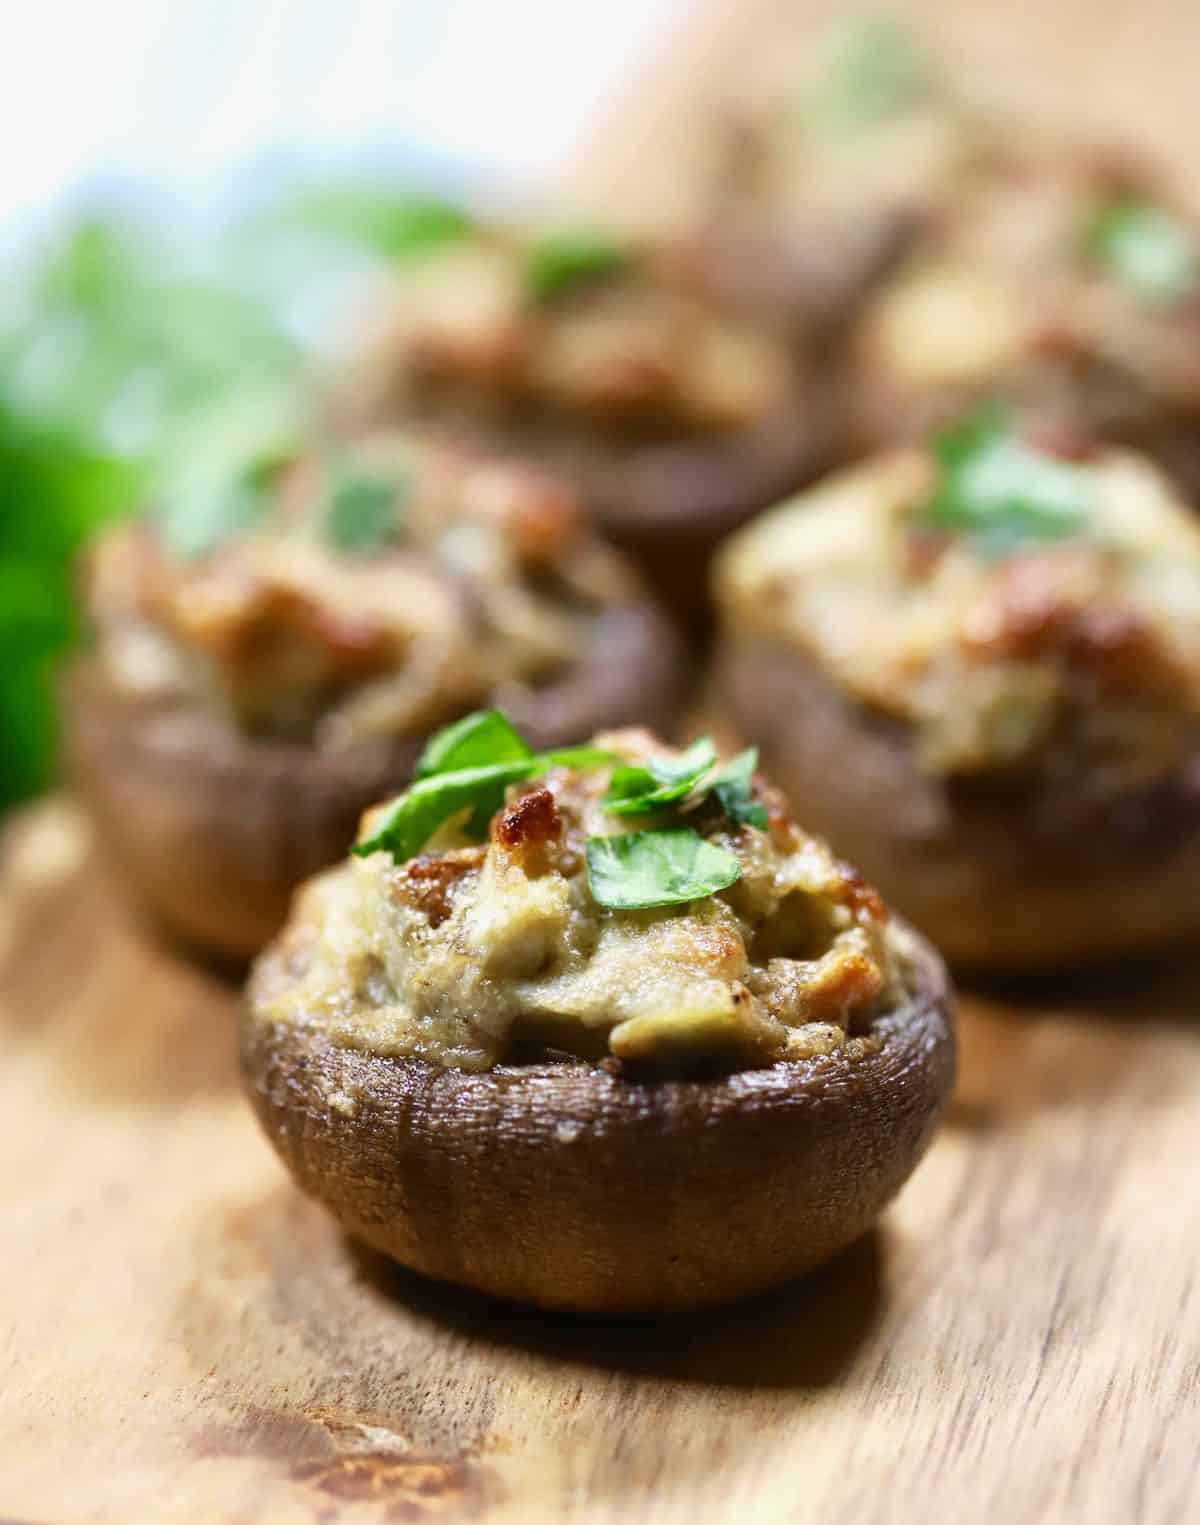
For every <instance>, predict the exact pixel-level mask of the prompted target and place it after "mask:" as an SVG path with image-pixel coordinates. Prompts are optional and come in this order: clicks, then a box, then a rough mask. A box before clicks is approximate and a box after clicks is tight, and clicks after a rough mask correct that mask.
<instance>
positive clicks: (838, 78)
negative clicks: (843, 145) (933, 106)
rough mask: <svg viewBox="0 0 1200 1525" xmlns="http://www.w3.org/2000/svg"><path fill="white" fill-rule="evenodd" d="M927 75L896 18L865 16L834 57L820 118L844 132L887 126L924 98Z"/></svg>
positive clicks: (910, 38) (912, 42) (924, 63)
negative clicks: (882, 124)
mask: <svg viewBox="0 0 1200 1525" xmlns="http://www.w3.org/2000/svg"><path fill="white" fill-rule="evenodd" d="M931 75H932V70H931V68H930V64H929V60H928V58H926V56H925V54H924V53H923V52H922V50H921V49H920V47H919V46H918V45H917V43H916V41H915V39H914V38H913V36H912V33H911V32H910V31H909V30H908V29H907V28H906V27H905V26H904V25H903V24H902V23H901V22H900V21H899V20H898V19H897V18H896V17H895V16H888V15H876V16H864V17H862V18H860V20H859V21H858V22H857V23H856V24H855V25H854V26H853V27H852V28H851V29H850V30H849V31H848V32H847V33H846V35H845V36H844V38H843V40H842V44H841V46H840V48H839V49H838V50H837V52H836V53H835V55H834V57H833V60H832V64H831V67H830V70H829V74H828V77H827V80H826V84H825V89H824V92H823V99H822V101H821V103H820V104H821V106H822V108H823V110H822V115H823V116H825V117H826V118H827V119H828V120H829V121H830V122H832V123H833V124H834V125H836V126H838V127H840V128H843V129H845V128H860V127H869V126H872V125H874V124H876V123H878V122H884V121H887V120H888V119H889V118H891V117H895V116H899V115H901V114H902V113H903V112H905V111H907V110H908V109H910V108H911V107H912V106H914V105H915V104H916V103H917V102H919V101H921V100H924V99H925V98H926V97H927V96H928V94H929V91H930V85H931Z"/></svg>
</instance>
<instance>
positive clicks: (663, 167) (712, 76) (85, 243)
mask: <svg viewBox="0 0 1200 1525" xmlns="http://www.w3.org/2000/svg"><path fill="white" fill-rule="evenodd" d="M1198 43H1200V12H1197V11H1196V10H1195V9H1194V8H1193V7H1186V6H1180V5H1178V4H1177V3H1173V0H1147V3H1145V4H1143V5H1141V6H1138V7H1132V6H1113V5H1111V4H1108V3H1106V0H1064V3H1063V4H1060V5H1057V6H1054V7H1048V6H1045V5H1044V4H1037V3H1035V0H1008V3H1006V0H971V3H970V4H962V3H960V4H953V3H951V0H910V3H908V4H905V5H902V6H897V7H894V8H893V10H892V11H891V12H890V13H889V15H888V16H886V17H882V18H881V17H880V16H878V15H876V14H869V15H867V14H856V15H852V14H849V13H847V11H846V10H845V8H844V7H842V6H839V5H836V4H834V3H831V0H753V3H735V0H610V3H609V4H607V5H606V6H604V7H599V8H595V7H592V8H589V7H582V8H581V7H566V6H562V5H556V4H554V3H553V0H512V3H510V4H508V5H505V6H503V7H497V6H495V5H491V4H488V3H487V0H409V3H407V4H405V5H403V6H396V5H394V4H391V3H388V0H352V3H338V0H288V3H285V0H258V3H255V4H253V5H236V4H233V3H231V0H181V3H178V4H173V5H171V6H169V7H168V6H161V5H155V4H153V3H152V0H111V3H110V4H108V5H106V6H104V7H103V8H99V9H96V8H88V7H79V6H77V5H74V4H72V3H70V0H44V3H43V4H42V5H40V6H38V7H36V8H33V9H32V10H30V9H26V10H25V11H24V12H23V13H22V16H21V18H20V20H19V22H17V23H15V24H14V25H12V26H11V27H10V29H9V33H8V38H7V42H6V47H5V50H4V57H3V59H2V60H0V87H2V88H0V123H2V126H3V134H4V141H5V143H6V144H7V145H8V151H7V152H6V154H5V156H4V166H3V169H0V186H2V187H3V201H2V203H0V204H2V206H3V220H2V223H0V260H2V270H3V283H2V284H0V736H2V738H3V743H2V747H0V808H4V807H5V806H8V805H11V804H13V803H15V802H16V801H18V800H20V799H22V798H25V797H27V796H28V795H30V794H32V793H34V792H36V791H37V790H38V789H40V788H42V787H44V786H45V784H46V783H47V782H48V781H49V780H50V779H51V777H52V774H53V759H54V755H55V742H54V736H53V725H52V713H53V704H52V690H53V671H54V666H55V663H56V661H57V659H58V657H59V656H60V655H61V653H62V652H63V651H64V650H65V649H66V648H67V647H68V646H69V645H70V644H71V643H72V642H73V641H74V640H75V639H76V638H77V635H78V631H77V622H76V617H75V614H74V612H73V603H74V599H73V572H72V564H73V559H74V556H75V553H76V551H77V548H78V546H79V545H80V543H81V542H82V541H83V540H85V539H86V537H87V536H88V535H89V534H90V533H91V532H92V531H93V530H94V529H95V527H96V526H97V525H99V524H100V523H102V522H104V521H105V520H106V519H108V518H110V517H112V516H114V515H116V514H119V513H120V512H122V511H125V510H127V509H129V508H131V507H133V506H135V505H136V504H137V503H138V502H139V500H140V499H141V498H142V497H143V495H144V494H146V493H147V492H152V491H153V487H154V484H155V482H156V481H158V480H160V479H161V478H162V477H163V475H164V474H170V473H178V472H186V471H187V470H189V469H190V463H191V462H192V461H194V459H195V456H196V455H197V453H198V452H199V453H201V454H203V455H211V453H212V452H214V451H218V452H219V451H220V449H221V448H223V447H222V445H221V441H222V440H223V439H226V438H228V437H229V435H230V433H231V432H232V434H233V435H235V436H236V437H237V438H238V439H244V437H245V436H246V434H247V432H248V431H249V430H252V428H253V425H254V420H255V419H256V418H260V417H261V418H263V419H270V420H272V421H277V420H278V418H279V416H280V413H281V411H282V412H285V413H286V412H289V411H292V410H296V411H299V410H302V409H303V408H304V406H305V399H306V397H307V396H308V395H309V393H310V391H311V380H312V377H313V376H314V375H321V374H322V370H323V368H324V369H325V371H326V372H327V371H328V367H329V365H330V363H331V357H332V356H334V355H335V354H336V352H337V344H338V342H339V341H340V340H341V339H342V337H343V336H344V334H345V333H346V332H347V331H348V324H349V321H350V316H351V314H352V312H353V311H355V310H359V309H361V305H362V303H363V302H364V300H367V297H366V296H365V295H364V294H365V293H369V291H370V289H371V282H372V281H373V280H374V279H376V278H377V277H379V276H381V274H382V273H383V272H385V271H386V269H387V267H388V266H389V265H390V264H393V263H394V262H395V261H396V260H397V259H398V258H400V257H402V256H403V255H404V254H405V252H406V251H408V250H410V249H411V248H412V247H413V246H414V243H416V244H417V245H419V244H420V243H421V242H422V240H423V239H425V238H427V237H428V236H429V235H430V233H431V230H433V231H434V232H436V229H437V228H438V226H439V225H444V219H445V217H446V216H447V215H450V216H453V215H455V212H454V209H456V208H458V207H461V206H464V205H465V206H469V207H471V208H472V209H477V210H479V211H482V212H484V213H486V215H487V216H489V217H492V216H504V217H508V218H513V217H518V216H520V215H521V214H522V213H523V212H524V211H525V210H527V209H531V208H534V207H538V206H541V205H544V204H545V202H546V200H547V198H548V196H549V195H550V193H551V190H552V188H556V187H557V188H563V187H565V194H566V195H567V197H568V198H569V201H570V204H571V205H572V206H578V207H582V208H587V209H589V211H590V213H591V214H592V215H596V216H598V215H601V214H603V215H605V216H607V217H611V218H613V219H615V220H616V221H617V222H618V223H619V224H622V225H626V224H628V225H631V226H635V227H650V228H653V229H656V230H658V231H662V230H668V231H669V232H670V234H671V236H672V237H673V238H680V237H682V238H683V240H684V242H685V243H689V241H690V245H689V251H688V252H689V257H690V259H691V261H692V264H693V265H694V266H696V267H698V269H699V270H700V272H701V274H702V276H703V278H704V279H705V280H707V281H709V282H710V284H711V285H712V286H713V287H722V286H723V285H724V284H726V283H725V281H724V277H725V275H727V273H728V267H727V266H726V267H724V268H717V265H715V264H713V262H712V261H711V260H710V258H709V257H710V256H711V255H712V254H713V253H714V252H721V251H723V250H724V249H725V246H726V244H727V243H728V242H729V241H730V235H733V234H742V233H747V234H748V233H753V234H754V235H755V236H756V238H758V240H759V243H760V245H761V247H762V248H765V249H766V251H767V254H766V256H760V257H759V259H758V263H757V265H754V266H752V267H748V266H747V264H746V262H745V260H741V262H740V265H737V266H736V268H735V274H737V273H738V272H739V271H740V274H741V276H742V277H743V278H742V279H740V280H735V281H734V282H733V286H734V288H735V292H734V294H735V296H739V299H740V300H742V301H744V302H745V303H746V304H747V306H749V307H754V306H755V305H756V304H758V306H759V308H760V309H761V303H762V301H763V298H764V292H765V294H766V296H767V297H768V298H771V299H774V298H776V297H778V295H779V292H780V289H781V288H780V280H779V277H780V272H781V270H782V271H783V273H784V274H786V273H787V270H788V269H789V268H790V267H789V266H788V264H787V261H786V260H784V259H783V258H782V257H781V256H780V255H779V244H778V236H777V235H778V234H779V231H780V227H781V226H782V223H781V222H780V221H779V219H776V221H775V222H774V223H773V222H772V217H773V216H774V213H775V212H781V213H782V222H783V223H788V219H792V222H791V223H789V224H788V225H789V226H791V225H794V223H795V219H796V217H797V216H798V215H799V214H798V212H797V208H798V207H799V208H800V210H801V211H803V210H804V205H805V203H804V197H805V196H808V197H810V210H811V209H812V208H815V209H816V210H817V211H818V212H819V213H820V216H819V217H817V218H816V219H815V221H813V222H812V223H811V226H815V227H819V228H820V229H821V230H822V232H821V236H820V237H819V238H817V239H815V240H813V239H810V240H809V244H808V247H807V250H805V249H803V248H802V249H801V250H800V255H801V256H802V257H800V258H799V259H798V266H799V268H800V271H801V274H802V275H803V276H804V283H803V285H802V287H801V290H802V292H803V293H804V294H805V296H806V302H807V305H806V304H805V302H802V303H801V304H800V306H801V310H800V314H799V317H798V318H796V322H797V324H798V326H799V328H800V329H801V330H802V337H803V342H804V343H806V344H811V343H820V344H825V343H827V342H828V335H827V333H826V332H825V329H826V327H827V325H826V324H825V323H823V322H821V321H818V319H827V318H828V317H829V316H830V314H831V312H832V311H834V310H835V306H836V301H839V300H840V301H843V302H852V301H853V300H854V299H855V297H856V294H857V290H858V289H860V288H855V287H854V286H853V284H851V286H850V288H849V289H848V290H847V289H842V290H841V291H839V292H835V293H834V294H833V295H831V294H830V293H831V287H830V284H829V280H830V273H831V272H832V273H833V274H834V275H838V276H842V277H845V276H846V274H847V271H852V272H853V273H854V274H855V277H856V279H857V280H858V281H859V282H860V284H861V282H863V281H866V280H868V279H873V278H875V276H876V275H877V274H878V272H879V270H880V269H882V268H883V266H884V265H885V264H886V263H887V260H886V259H885V258H883V256H884V255H885V254H888V255H890V254H894V253H895V247H896V230H897V228H898V227H899V228H900V230H901V231H902V232H903V233H904V234H905V236H906V237H910V236H912V232H913V229H914V228H916V227H917V226H919V225H920V223H921V221H922V219H923V218H927V217H929V216H930V215H935V212H936V208H935V209H934V213H931V206H934V203H936V198H937V196H938V195H939V194H942V193H944V191H943V189H941V188H944V184H945V178H944V177H945V176H946V175H947V174H950V173H958V172H959V170H960V168H961V164H962V162H963V160H964V158H966V159H970V158H971V156H972V152H973V151H974V150H973V149H970V145H968V144H966V142H965V139H964V138H963V133H962V126H963V122H964V120H966V119H967V117H968V116H969V115H970V111H973V110H974V109H975V105H974V104H972V106H971V107H970V111H967V110H965V109H964V106H963V103H964V102H967V101H970V102H972V103H979V104H981V105H982V106H983V107H985V108H986V109H987V110H988V111H989V112H990V111H992V110H994V109H997V108H999V109H1000V110H1002V111H1003V112H1005V113H1007V114H1008V116H1009V119H1010V120H1019V121H1021V122H1025V121H1027V120H1028V119H1030V118H1032V117H1034V116H1036V117H1037V118H1038V119H1039V120H1042V121H1044V122H1045V123H1046V124H1048V128H1049V133H1050V136H1051V137H1052V138H1053V136H1054V134H1055V133H1057V132H1059V131H1065V130H1066V128H1065V125H1064V124H1068V123H1069V126H1070V131H1071V133H1072V134H1074V135H1077V136H1078V135H1082V136H1084V137H1086V136H1088V135H1091V134H1094V135H1095V136H1096V138H1097V141H1100V140H1102V141H1104V142H1105V143H1108V142H1119V143H1120V144H1121V145H1122V147H1123V149H1125V150H1128V151H1129V152H1131V153H1132V154H1133V155H1134V156H1136V157H1139V158H1149V159H1152V160H1153V161H1154V162H1155V165H1156V171H1155V173H1156V175H1160V176H1161V178H1162V182H1163V184H1164V185H1165V186H1166V187H1167V188H1168V190H1169V195H1170V197H1171V198H1172V201H1173V200H1174V198H1175V197H1179V196H1181V197H1183V198H1184V200H1185V201H1186V199H1187V197H1188V194H1189V192H1190V191H1191V190H1192V189H1193V188H1194V187H1193V186H1192V185H1191V184H1189V179H1188V177H1189V175H1192V177H1193V179H1194V172H1193V171H1192V170H1191V165H1190V160H1191V159H1192V157H1193V156H1192V155H1191V153H1190V148H1191V135H1192V134H1193V133H1194V120H1193V100H1194V85H1193V79H1192V61H1193V60H1194V58H1195V57H1196V56H1197V44H1198ZM797 121H799V122H800V123H801V126H802V131H801V133H800V135H799V137H797V138H795V139H792V140H788V139H787V138H786V134H787V132H788V131H789V130H790V125H792V126H794V125H795V123H796V122H797ZM781 123H782V124H783V125H782V127H781V125H780V124H781ZM814 123H815V124H816V125H815V126H814ZM789 124H790V125H789ZM881 124H882V127H883V128H884V129H886V130H880V129H881ZM781 132H782V133H783V134H784V137H783V138H782V139H781V137H780V134H781ZM864 133H866V138H865V139H864V137H863V134H864ZM772 134H774V136H772ZM864 141H869V145H870V146H869V147H868V148H867V149H865V150H864V148H863V143H864ZM814 143H815V144H816V147H815V150H814V148H813V144H814ZM781 144H782V146H781ZM968 150H970V151H968ZM814 153H815V158H814ZM739 155H740V156H741V157H739ZM747 156H749V157H747ZM814 165H815V168H814ZM867 165H870V166H874V167H875V173H874V174H873V175H872V174H869V173H867V172H866V170H865V169H864V166H867ZM781 185H782V187H783V191H782V192H781ZM898 186H899V187H900V189H902V190H903V194H902V195H899V196H897V194H896V191H897V187H898ZM801 193H803V194H801ZM773 198H774V199H773ZM864 207H865V208H866V209H867V210H869V211H872V212H873V213H875V214H877V215H876V216H875V221H874V222H873V223H868V224H864V223H863V220H862V218H861V217H859V218H858V219H857V221H855V219H851V218H849V217H848V216H846V215H845V214H846V213H847V211H848V210H857V211H859V212H861V211H862V210H863V209H864ZM448 209H449V211H448ZM835 212H836V214H837V215H836V216H835V215H834V213H835ZM880 215H882V223H881V222H880ZM439 219H441V220H442V223H441V224H439ZM897 219H899V221H897ZM935 220H936V216H935ZM881 226H883V227H884V228H885V231H889V230H890V231H889V238H890V241H889V238H883V239H882V242H881V240H880V234H879V229H880V227H881ZM1135 231H1136V230H1135ZM1142 231H1144V228H1143V229H1142ZM766 235H770V236H766ZM732 241H733V243H734V244H737V242H738V240H737V238H734V239H733V240H732ZM1176 252H1178V241H1177V244H1176ZM764 258H765V261H766V262H765V264H764ZM717 264H719V262H717ZM748 270H749V275H747V271H748ZM756 271H757V274H758V276H760V277H763V278H762V279H757V281H756V280H755V279H751V278H750V276H753V275H754V274H755V272H756ZM764 272H765V275H764ZM842 285H843V288H845V282H844V281H843V283H842ZM739 286H740V288H741V290H740V294H739V292H738V291H737V289H736V288H738V287H739ZM790 290H791V288H786V289H785V292H784V294H785V295H788V293H789V291H790ZM791 315H792V316H793V317H795V313H794V312H792V314H791ZM838 315H839V316H841V313H840V310H839V312H838ZM836 371H837V367H836V366H834V365H831V366H830V369H829V374H830V376H831V378H833V377H835V375H836ZM830 386H831V387H833V386H834V381H833V380H832V379H831V381H830Z"/></svg>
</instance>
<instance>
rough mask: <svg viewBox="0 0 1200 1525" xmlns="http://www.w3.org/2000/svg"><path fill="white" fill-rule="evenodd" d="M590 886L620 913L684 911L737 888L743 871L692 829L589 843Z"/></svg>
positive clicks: (730, 856)
mask: <svg viewBox="0 0 1200 1525" xmlns="http://www.w3.org/2000/svg"><path fill="white" fill-rule="evenodd" d="M584 852H585V856H586V858H587V871H588V884H589V885H590V887H591V891H592V896H593V898H594V899H595V900H596V901H597V903H598V904H600V905H602V906H608V907H609V908H610V909H612V910H616V911H633V910H642V909H645V908H648V907H650V906H662V905H681V904H683V903H684V902H686V901H689V900H702V899H704V897H705V896H707V895H715V894H716V892H717V891H718V890H723V889H725V888H727V886H729V885H731V884H733V883H734V882H735V880H736V879H738V877H739V876H740V875H741V871H742V865H741V863H740V862H739V860H738V859H737V858H736V857H735V856H734V854H733V853H731V852H726V851H725V849H724V848H722V847H714V846H713V844H712V843H711V842H706V841H705V840H704V838H703V837H702V836H700V834H699V833H698V832H695V831H693V830H692V829H691V827H690V826H673V827H671V828H670V829H669V830H666V831H635V832H631V833H629V834H628V835H627V836H620V837H589V838H588V841H587V845H586V847H585V849H584Z"/></svg>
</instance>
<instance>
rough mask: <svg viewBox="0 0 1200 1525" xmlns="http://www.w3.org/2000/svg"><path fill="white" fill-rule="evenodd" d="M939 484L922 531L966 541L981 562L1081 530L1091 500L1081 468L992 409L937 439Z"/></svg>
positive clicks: (1087, 474) (1086, 476) (1088, 483)
mask: <svg viewBox="0 0 1200 1525" xmlns="http://www.w3.org/2000/svg"><path fill="white" fill-rule="evenodd" d="M933 452H934V454H935V456H936V457H937V459H938V462H939V464H940V466H941V481H940V483H939V485H938V488H937V490H936V492H935V493H934V496H933V498H932V499H931V500H930V502H929V503H927V504H926V505H925V507H924V509H923V510H922V512H921V515H920V519H919V522H920V523H921V525H922V526H923V527H924V528H928V529H934V530H941V531H947V532H950V533H957V534H965V535H969V536H971V538H972V539H973V541H974V542H975V545H976V549H977V550H979V552H980V553H981V554H982V555H985V556H1006V555H1011V554H1012V553H1013V552H1014V551H1017V550H1020V549H1021V548H1022V547H1023V546H1025V545H1027V544H1029V543H1030V542H1038V541H1053V540H1063V539H1069V538H1071V537H1074V536H1077V535H1081V534H1083V533H1084V532H1085V530H1086V528H1087V523H1088V517H1089V513H1090V510H1091V507H1092V502H1093V480H1092V476H1091V473H1090V471H1089V469H1088V468H1087V467H1086V466H1078V465H1075V464H1074V463H1072V462H1070V461H1062V460H1058V459H1057V458H1055V457H1054V456H1051V455H1047V454H1045V453H1044V452H1042V451H1039V450H1036V449H1035V448H1034V447H1033V446H1032V445H1029V444H1027V443H1026V442H1025V441H1024V440H1023V439H1021V438H1020V436H1019V435H1017V434H1015V433H1014V432H1013V430H1012V427H1011V425H1010V422H1009V420H1008V417H1007V415H1006V413H1005V412H1004V410H1003V409H1000V408H997V407H995V406H989V407H986V408H984V409H981V410H980V411H979V412H978V413H976V414H975V415H973V416H972V417H970V418H967V419H965V420H963V421H962V422H961V423H959V424H957V425H956V426H954V427H953V428H951V429H947V430H945V431H944V432H942V433H941V434H939V435H938V436H937V437H936V438H935V439H934V442H933Z"/></svg>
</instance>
